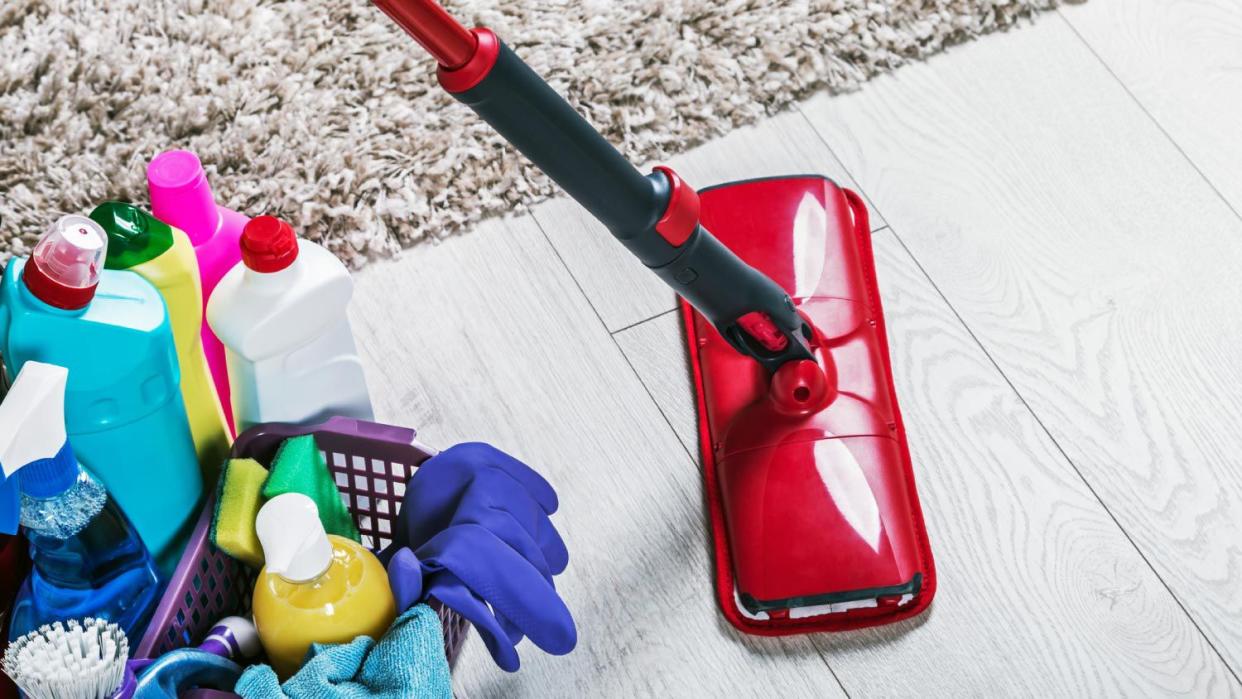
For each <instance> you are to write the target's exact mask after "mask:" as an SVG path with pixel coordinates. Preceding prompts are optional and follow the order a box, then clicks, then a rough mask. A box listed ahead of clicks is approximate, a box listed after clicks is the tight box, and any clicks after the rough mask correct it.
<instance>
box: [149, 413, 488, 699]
mask: <svg viewBox="0 0 1242 699" xmlns="http://www.w3.org/2000/svg"><path fill="white" fill-rule="evenodd" d="M304 434H313V435H315V443H316V444H317V445H318V446H319V449H320V451H322V452H323V453H324V458H325V459H326V460H327V462H328V468H330V469H331V470H332V472H333V474H334V475H335V477H336V484H337V486H338V487H339V488H340V490H341V494H342V495H343V496H344V498H345V504H346V505H348V506H349V509H350V512H352V513H353V515H354V522H355V523H356V524H357V525H358V530H359V531H360V532H362V543H363V544H364V545H366V546H368V547H370V548H371V549H373V550H379V549H381V548H383V547H385V546H387V545H388V544H389V543H391V541H392V531H393V529H394V527H395V526H396V520H397V510H398V509H399V508H400V507H401V498H402V496H403V495H405V484H406V482H407V481H409V479H410V476H412V475H413V474H414V471H415V469H417V468H418V466H419V464H421V463H422V462H424V461H426V460H427V459H429V458H431V456H432V455H431V453H429V452H428V451H427V450H426V449H425V448H424V447H422V446H421V445H419V444H418V442H417V441H416V440H415V439H414V436H415V433H414V430H412V429H408V428H404V427H392V426H389V425H381V424H378V423H374V422H364V421H362V420H354V419H350V418H340V417H336V418H332V419H330V420H328V421H327V422H325V423H323V424H321V425H311V426H299V425H288V424H281V423H268V424H263V425H258V426H256V427H253V428H251V429H249V430H246V431H245V432H244V433H242V434H241V435H239V436H238V437H237V441H235V442H234V443H233V449H232V453H231V456H233V457H234V458H251V459H255V460H256V461H258V462H259V463H261V464H264V465H267V464H270V463H271V460H272V458H273V457H274V456H275V454H276V450H277V449H278V448H279V447H280V444H281V442H283V441H285V440H286V439H288V438H289V437H296V436H299V435H304ZM214 509H215V495H214V489H213V494H212V495H211V497H209V499H208V501H207V504H206V507H204V508H203V513H202V515H200V516H199V518H198V523H197V524H196V525H195V527H194V533H193V534H192V535H191V536H190V541H189V544H187V546H186V549H185V553H184V554H182V556H181V562H180V563H178V564H177V570H176V572H174V573H173V577H172V579H171V580H170V581H169V583H168V589H167V590H166V591H165V592H164V596H163V598H162V599H161V600H160V606H159V607H157V608H156V610H155V615H154V616H153V617H152V619H151V625H150V626H148V627H147V632H146V634H144V635H143V637H142V641H141V642H140V643H139V644H138V649H137V651H136V652H135V653H134V657H135V658H155V657H158V656H160V655H163V654H164V653H167V652H168V651H170V650H174V649H177V648H182V647H185V646H190V645H194V644H197V643H198V642H199V641H200V640H201V639H202V638H203V636H204V635H206V633H207V631H209V630H210V629H211V626H212V624H214V623H215V622H216V621H217V620H219V619H220V618H221V617H225V616H229V615H233V614H236V615H247V614H249V613H250V600H251V590H252V588H253V584H254V579H255V575H256V571H255V570H253V569H251V568H249V567H247V566H245V565H243V564H242V563H240V562H238V561H236V560H234V559H232V558H230V557H229V556H228V555H226V554H224V553H223V552H221V551H220V550H219V549H217V548H216V547H215V546H214V545H212V543H211V540H210V538H209V536H208V534H209V532H210V530H211V518H212V512H213V511H214ZM432 607H433V608H435V609H436V611H437V613H439V615H440V622H441V623H442V624H443V626H444V653H445V655H446V656H447V657H448V661H449V666H450V667H451V666H453V665H454V664H455V662H456V660H457V655H458V653H459V652H460V651H461V646H462V643H463V642H464V641H465V639H466V634H467V633H468V632H469V630H470V625H469V622H467V621H466V620H465V619H464V618H462V617H461V616H460V615H458V614H457V613H456V612H454V611H453V610H451V609H448V608H447V607H442V606H440V605H439V604H438V603H436V602H434V601H433V603H432ZM186 696H198V697H207V696H212V697H231V696H236V695H232V694H227V693H221V692H191V693H189V694H187V695H186Z"/></svg>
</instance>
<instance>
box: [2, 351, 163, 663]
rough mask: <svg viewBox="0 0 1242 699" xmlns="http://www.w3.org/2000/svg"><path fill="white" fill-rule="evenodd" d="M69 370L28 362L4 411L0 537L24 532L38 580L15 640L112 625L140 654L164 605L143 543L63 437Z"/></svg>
mask: <svg viewBox="0 0 1242 699" xmlns="http://www.w3.org/2000/svg"><path fill="white" fill-rule="evenodd" d="M67 378H68V371H66V370H65V368H64V367H60V366H55V365H52V364H41V363H39V362H26V364H25V365H24V366H23V367H22V370H21V373H19V374H18V375H17V380H16V381H15V382H14V383H13V387H12V389H10V390H9V394H8V396H7V397H5V399H4V402H3V403H0V533H3V534H14V533H16V532H17V527H18V524H19V523H20V524H21V526H22V527H23V528H24V530H25V533H26V537H27V538H28V539H29V541H30V559H31V561H32V563H33V570H32V571H31V573H30V576H29V577H27V578H26V581H25V582H24V583H22V587H21V589H20V590H19V591H18V593H17V599H16V601H15V602H14V604H13V611H12V618H11V619H10V623H9V640H10V641H11V640H13V639H16V638H17V637H19V636H22V635H24V634H26V633H27V632H29V631H32V630H34V629H37V628H39V627H40V626H42V625H43V624H48V623H51V622H53V621H63V620H67V619H76V618H81V617H96V618H101V619H107V620H109V621H112V622H114V623H116V624H117V625H118V626H120V627H121V628H122V629H123V630H124V631H125V633H126V635H127V636H128V637H129V640H130V643H131V644H136V643H137V642H138V641H139V640H140V638H141V636H142V632H143V630H144V629H145V628H146V625H147V622H148V621H149V620H150V618H151V613H152V612H154V611H155V606H156V604H158V603H159V595H160V580H159V578H158V576H157V575H156V572H155V564H154V562H153V561H152V560H151V554H150V553H148V551H147V549H146V547H145V546H143V544H142V540H141V539H139V537H138V534H137V533H136V532H135V531H134V529H133V527H132V526H131V525H130V523H129V520H127V519H126V518H125V515H124V514H123V513H122V512H121V510H120V508H119V507H117V505H116V503H115V502H114V501H113V500H112V498H111V497H109V496H108V492H107V491H106V490H104V487H103V486H102V485H100V483H99V482H98V481H96V480H95V479H94V478H92V477H91V475H90V474H89V473H87V472H86V471H85V470H83V469H82V467H81V466H80V465H79V464H78V460H77V458H76V456H75V455H74V452H73V447H72V446H70V444H69V440H68V437H67V435H66V433H65V384H66V382H67Z"/></svg>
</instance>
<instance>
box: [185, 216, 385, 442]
mask: <svg viewBox="0 0 1242 699" xmlns="http://www.w3.org/2000/svg"><path fill="white" fill-rule="evenodd" d="M241 251H242V264H240V265H238V266H236V267H234V268H233V269H232V270H230V271H229V273H228V274H226V275H225V276H224V279H222V280H220V285H219V286H217V287H216V290H215V293H214V294H212V297H211V300H210V301H209V302H208V303H207V322H208V323H209V324H210V325H211V328H212V330H213V331H214V332H215V333H216V335H217V336H218V337H219V338H220V340H221V341H222V342H223V343H224V346H225V348H226V355H227V357H228V363H229V378H230V380H231V382H232V393H233V414H234V416H235V419H236V423H237V428H238V430H239V431H241V430H245V429H248V428H250V427H252V426H254V425H256V424H259V423H262V422H294V423H308V422H321V421H323V420H326V419H327V418H329V417H332V416H334V415H342V416H346V417H354V418H360V419H363V420H370V419H371V418H372V413H371V397H370V395H368V393H367V384H366V379H365V378H364V377H363V373H362V362H361V361H360V360H359V358H358V350H357V349H356V348H355V346H354V335H353V331H352V330H350V327H349V317H348V315H347V314H346V311H347V307H348V306H349V299H350V297H351V296H352V295H353V293H354V283H353V280H352V279H350V276H349V271H348V270H346V269H345V265H343V264H341V261H340V260H338V259H336V256H335V255H333V254H332V253H330V252H328V251H327V250H325V249H324V248H322V247H320V246H318V245H316V244H314V243H312V242H309V241H306V240H299V239H298V238H297V236H296V235H294V233H293V229H292V228H291V227H290V226H289V224H287V223H285V222H284V221H281V220H280V219H278V218H274V217H272V216H259V217H257V218H255V219H254V220H252V221H251V222H250V223H248V224H246V228H245V230H244V231H243V232H242V237H241Z"/></svg>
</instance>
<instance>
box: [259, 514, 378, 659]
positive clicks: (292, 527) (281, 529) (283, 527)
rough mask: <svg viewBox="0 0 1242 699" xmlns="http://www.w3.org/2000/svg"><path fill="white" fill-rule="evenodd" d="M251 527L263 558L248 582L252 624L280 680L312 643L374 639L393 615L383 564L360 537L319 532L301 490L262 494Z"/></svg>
mask: <svg viewBox="0 0 1242 699" xmlns="http://www.w3.org/2000/svg"><path fill="white" fill-rule="evenodd" d="M255 530H256V531H257V533H258V535H259V543H261V544H262V545H263V555H264V558H265V559H266V564H265V565H264V567H263V570H262V571H261V572H260V573H259V578H258V580H257V581H255V585H254V625H255V628H257V629H258V631H259V640H260V641H262V643H263V650H264V651H266V652H267V658H268V662H270V663H271V664H272V669H274V670H275V671H276V675H277V676H278V677H280V679H281V681H284V680H286V679H288V678H289V677H290V676H291V675H293V674H294V673H295V672H297V670H298V668H299V667H301V665H302V661H303V660H304V659H305V658H306V652H307V651H308V650H310V645H311V644H312V643H348V642H350V641H352V640H354V638H356V637H358V636H370V637H371V638H374V639H376V640H379V638H380V637H381V636H383V635H384V632H385V631H387V630H388V627H389V626H391V625H392V622H393V620H394V619H396V617H397V603H396V601H395V600H394V599H393V596H392V589H391V588H390V587H389V586H388V573H387V571H385V570H384V566H383V565H382V564H381V563H380V562H379V559H378V558H376V557H375V554H373V553H371V552H370V551H368V550H367V549H366V548H365V547H364V546H362V545H361V544H359V543H356V542H354V541H351V540H349V539H346V538H343V537H339V536H332V535H329V534H327V533H325V532H324V530H323V524H322V523H321V522H320V521H319V509H318V508H317V507H316V506H315V502H314V501H313V500H311V499H310V498H309V497H307V496H305V495H302V494H301V493H286V494H284V495H277V496H276V497H274V498H272V499H271V500H268V501H267V503H265V504H264V505H263V507H262V508H261V509H260V510H259V516H258V518H256V519H255Z"/></svg>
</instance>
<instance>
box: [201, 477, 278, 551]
mask: <svg viewBox="0 0 1242 699" xmlns="http://www.w3.org/2000/svg"><path fill="white" fill-rule="evenodd" d="M266 480H267V469H265V468H263V465H262V464H260V463H259V462H258V461H255V460H254V459H229V460H228V461H226V462H225V463H224V470H223V471H222V472H221V473H220V484H219V486H218V487H217V489H216V511H215V514H214V515H213V516H212V519H211V543H213V544H215V545H216V548H218V549H220V550H221V551H223V552H225V553H227V554H228V555H230V556H232V557H233V558H236V559H237V560H239V561H241V562H242V563H245V564H246V565H249V566H253V567H255V568H262V567H263V546H262V545H260V544H259V536H258V534H256V533H255V530H254V520H255V518H256V517H258V516H259V508H260V507H262V506H263V494H262V493H263V483H264V481H266Z"/></svg>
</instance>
